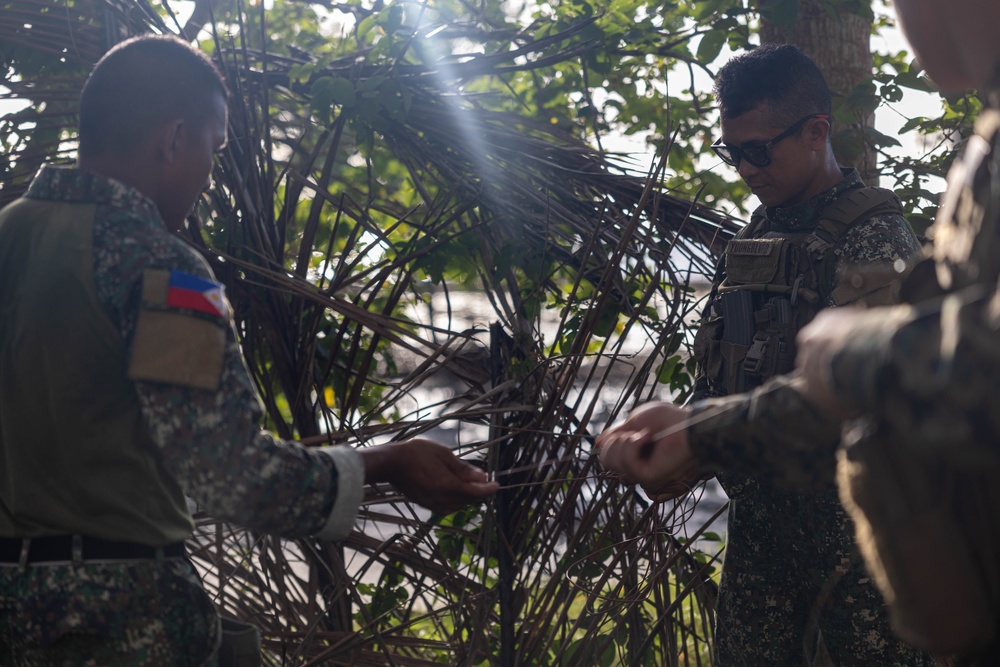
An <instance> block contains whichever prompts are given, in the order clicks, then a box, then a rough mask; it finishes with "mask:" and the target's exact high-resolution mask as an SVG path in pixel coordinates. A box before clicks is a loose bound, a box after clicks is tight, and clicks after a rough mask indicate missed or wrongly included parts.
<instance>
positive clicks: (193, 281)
mask: <svg viewBox="0 0 1000 667" xmlns="http://www.w3.org/2000/svg"><path fill="white" fill-rule="evenodd" d="M167 305H168V306H170V307H172V308H187V309H188V310H195V311H198V312H199V313H208V314H209V315H215V316H216V317H229V304H228V302H227V301H226V288H225V286H223V285H222V284H220V283H217V282H214V281H212V280H208V279H207V278H201V277H199V276H193V275H191V274H190V273H183V272H182V271H171V272H170V285H169V287H168V289H167Z"/></svg>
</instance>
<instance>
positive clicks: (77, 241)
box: [0, 199, 193, 546]
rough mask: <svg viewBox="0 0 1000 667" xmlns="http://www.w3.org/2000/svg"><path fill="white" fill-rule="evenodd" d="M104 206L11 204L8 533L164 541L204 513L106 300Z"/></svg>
mask: <svg viewBox="0 0 1000 667" xmlns="http://www.w3.org/2000/svg"><path fill="white" fill-rule="evenodd" d="M94 215H95V206H94V205H93V204H77V203H62V202H52V201H43V200H36V199H20V200H18V201H16V202H14V203H12V204H10V205H9V206H7V207H6V208H4V210H3V211H2V212H0V478H2V481H0V536H4V537H41V536H45V535H58V534H67V533H70V534H71V533H78V534H82V535H89V536H92V537H100V538H103V539H110V540H129V541H135V542H141V543H143V544H148V545H151V546H161V545H164V544H168V543H170V542H177V541H179V540H183V539H185V538H187V537H188V536H189V535H190V534H191V531H192V528H193V522H192V520H191V515H190V514H189V513H188V510H187V505H186V503H185V500H184V494H183V492H182V490H181V488H180V486H179V485H178V483H177V481H176V480H174V478H173V477H172V476H171V475H170V474H169V473H167V471H166V470H164V468H163V466H162V465H161V463H160V461H161V458H160V456H159V453H158V451H157V445H156V444H155V443H154V442H153V439H152V436H151V435H150V433H149V430H148V429H147V428H146V425H145V421H144V419H143V415H142V411H141V408H140V405H139V398H138V396H137V394H136V391H135V387H134V385H133V383H132V381H131V380H129V378H128V374H127V361H128V359H127V352H126V349H125V343H124V341H123V340H122V338H121V336H120V335H119V333H118V330H117V328H116V327H115V326H114V324H113V323H112V321H111V320H110V319H109V318H108V316H107V315H106V314H105V313H104V310H103V308H102V306H101V304H100V302H99V300H98V296H97V292H96V289H95V286H94V280H93V260H92V257H93V248H92V237H93V221H94ZM29 250H30V252H29Z"/></svg>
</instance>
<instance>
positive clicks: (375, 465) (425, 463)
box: [360, 438, 499, 514]
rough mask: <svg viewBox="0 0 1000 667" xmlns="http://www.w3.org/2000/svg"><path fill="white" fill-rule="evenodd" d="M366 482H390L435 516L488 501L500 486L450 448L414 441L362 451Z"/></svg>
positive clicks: (394, 443)
mask: <svg viewBox="0 0 1000 667" xmlns="http://www.w3.org/2000/svg"><path fill="white" fill-rule="evenodd" d="M360 451H361V455H362V457H363V459H364V461H365V481H366V482H368V483H377V482H389V483H390V484H392V485H393V486H394V487H396V488H397V489H399V491H400V492H402V494H403V495H405V496H406V497H407V498H409V499H410V500H412V501H413V502H415V503H417V504H418V505H422V506H424V507H426V508H427V509H429V510H431V511H433V512H439V513H442V514H447V513H450V512H454V511H456V510H459V509H461V508H463V507H465V506H466V505H469V504H471V503H474V502H479V501H482V500H485V499H486V498H489V497H490V496H492V495H493V494H494V493H496V491H497V489H498V488H499V485H498V484H497V483H496V482H490V481H488V479H487V476H486V473H485V472H483V471H482V470H480V469H479V468H476V467H475V466H473V465H470V464H468V463H466V462H465V461H463V460H461V459H460V458H458V457H457V456H455V454H454V452H452V451H451V449H449V448H448V447H445V446H444V445H442V444H439V443H437V442H434V441H433V440H427V439H426V438H413V439H412V440H404V441H402V442H393V443H389V444H387V445H382V446H380V447H371V448H368V449H362V450H360Z"/></svg>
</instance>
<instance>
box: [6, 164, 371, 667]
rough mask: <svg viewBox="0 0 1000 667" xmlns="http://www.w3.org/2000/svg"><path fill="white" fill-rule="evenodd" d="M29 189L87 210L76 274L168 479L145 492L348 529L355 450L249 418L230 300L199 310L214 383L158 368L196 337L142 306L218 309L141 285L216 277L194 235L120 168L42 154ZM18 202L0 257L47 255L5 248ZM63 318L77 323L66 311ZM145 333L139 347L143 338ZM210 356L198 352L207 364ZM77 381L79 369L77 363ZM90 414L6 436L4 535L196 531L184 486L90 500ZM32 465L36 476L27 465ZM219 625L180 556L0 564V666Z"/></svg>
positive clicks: (279, 523) (187, 661)
mask: <svg viewBox="0 0 1000 667" xmlns="http://www.w3.org/2000/svg"><path fill="white" fill-rule="evenodd" d="M24 201H25V202H27V203H28V205H30V206H43V207H44V206H49V205H51V206H52V207H53V208H52V209H51V210H59V211H62V214H63V215H64V217H65V214H66V211H67V210H68V211H70V218H72V215H71V214H72V211H74V210H77V209H73V208H69V209H67V208H66V207H73V206H78V207H80V208H79V210H81V211H83V210H89V211H93V218H92V220H80V224H92V238H91V239H89V243H87V244H84V245H88V246H90V253H89V254H90V256H81V257H78V258H75V260H74V261H76V260H78V261H80V262H82V263H83V265H84V266H88V267H90V269H88V270H87V271H85V272H84V273H89V274H90V276H89V277H87V278H85V279H84V280H85V281H89V279H90V278H92V281H93V282H92V285H91V287H92V293H96V295H97V300H98V302H99V306H100V310H101V311H102V312H101V313H100V314H99V315H98V316H97V317H96V319H98V320H100V322H103V323H106V324H107V328H108V331H111V332H112V333H111V338H112V340H116V341H117V344H118V345H120V346H121V349H122V350H123V352H116V354H123V358H126V359H130V360H131V361H130V363H131V366H130V370H129V375H130V377H138V376H141V377H145V378H146V379H144V380H138V379H137V380H134V382H132V384H133V385H134V396H135V397H136V398H137V404H138V408H137V413H138V414H140V415H141V417H139V418H138V419H139V420H140V421H141V423H142V424H143V425H144V426H143V427H142V428H143V429H144V432H145V437H146V442H148V443H149V445H148V446H149V448H150V449H152V450H153V452H152V454H151V456H152V457H153V460H155V461H156V474H158V475H159V476H161V477H162V478H163V479H164V480H166V481H164V482H163V485H162V487H163V489H166V490H167V491H162V492H161V487H160V486H152V487H150V490H149V493H150V494H156V493H167V492H168V491H169V489H170V488H172V487H171V485H174V486H176V487H177V488H178V489H179V490H178V494H179V493H180V491H183V494H184V495H187V496H190V497H191V498H193V499H195V500H196V501H197V502H198V503H199V504H200V505H201V506H202V507H204V508H205V509H206V510H208V511H209V512H210V513H211V514H212V515H213V516H216V517H218V518H221V519H224V520H228V521H232V522H234V523H237V524H240V525H243V526H247V527H249V528H252V529H255V530H260V531H263V532H268V533H275V534H279V535H283V536H288V537H297V536H305V535H318V536H320V537H322V538H329V539H335V538H338V537H343V536H344V535H346V533H347V532H349V530H350V528H351V525H352V523H353V519H354V516H355V513H356V511H357V507H358V504H359V502H360V499H361V495H362V484H363V467H362V463H361V461H360V456H359V455H358V454H357V452H355V451H353V450H352V449H351V448H348V447H333V448H322V449H306V448H303V447H301V446H299V445H296V444H294V443H287V442H283V441H280V440H278V439H276V438H274V437H273V436H272V435H271V434H269V433H267V432H263V431H261V430H260V429H259V428H258V427H257V425H256V424H257V421H258V419H259V418H260V416H261V414H262V409H261V406H260V402H259V398H258V396H257V394H256V390H255V388H254V385H253V382H252V380H251V378H250V377H249V374H248V372H247V369H246V366H245V363H244V360H243V357H242V354H241V352H240V348H239V346H238V344H237V340H236V337H235V332H234V330H233V326H232V316H231V313H229V311H228V304H227V303H226V302H225V301H224V299H222V300H221V301H219V302H218V308H219V312H218V313H217V314H216V315H215V316H214V319H215V321H211V322H208V325H209V326H213V327H216V328H217V330H219V331H220V332H221V331H224V334H223V333H220V334H219V341H220V344H219V349H218V355H219V358H218V359H217V361H218V364H216V365H215V368H216V370H215V371H214V375H215V377H214V379H213V378H211V377H210V380H212V381H211V382H209V384H210V385H212V387H213V388H211V389H206V388H199V387H198V386H191V383H190V382H186V381H185V380H184V379H183V378H182V377H181V376H178V377H181V379H177V380H166V379H163V378H167V377H169V376H171V373H173V372H174V371H177V370H183V367H185V366H190V365H192V362H190V361H189V359H191V358H192V356H191V355H194V358H200V359H201V360H202V361H205V352H204V351H202V350H198V349H193V348H192V344H191V342H190V341H189V340H185V338H184V336H177V337H171V336H164V335H163V334H162V332H159V333H157V332H155V331H153V332H148V331H147V332H145V333H137V322H138V321H139V320H140V313H144V314H146V315H148V313H147V311H155V312H154V313H153V314H154V315H156V316H166V317H168V318H173V320H172V321H174V322H175V323H179V324H178V326H179V328H178V329H176V331H178V332H183V331H186V330H187V329H185V326H186V325H185V322H187V321H188V320H191V321H192V322H193V321H194V320H195V319H197V320H198V322H200V323H201V325H204V324H205V322H206V318H208V320H211V319H212V318H213V316H212V315H207V316H206V315H205V314H204V313H196V312H193V311H191V310H190V309H188V308H185V307H180V306H170V305H165V304H164V303H153V302H155V301H156V299H153V300H152V301H151V298H150V294H149V291H148V289H149V288H148V286H149V284H151V282H154V281H153V278H156V277H157V276H159V277H161V278H162V277H163V276H169V275H176V274H169V273H166V272H169V271H176V272H181V273H183V274H186V275H188V276H195V277H198V278H201V279H207V280H213V276H212V273H211V270H210V269H209V268H208V265H207V264H206V263H205V261H204V260H203V259H202V258H201V257H200V256H199V255H198V254H197V253H196V252H195V251H194V250H193V249H191V248H190V247H189V246H187V245H186V244H185V243H184V242H183V241H181V240H180V239H179V238H177V237H176V236H174V235H173V234H171V233H169V232H168V230H167V229H166V227H165V225H164V223H163V221H162V219H161V218H160V216H159V213H158V211H157V209H156V206H155V205H154V204H153V202H152V201H150V200H149V199H147V198H146V197H144V196H143V195H142V194H141V193H139V192H138V191H137V190H135V189H133V188H131V187H128V186H126V185H124V184H122V183H120V182H117V181H114V180H108V179H105V178H103V177H99V176H96V175H94V174H91V173H88V172H85V171H81V170H77V169H66V168H52V167H45V168H43V169H42V170H41V171H40V172H39V174H38V176H37V177H36V179H35V181H34V182H33V183H32V185H31V187H30V189H29V190H28V192H27V194H26V195H25V198H24ZM17 206H18V202H15V203H14V204H11V205H10V208H9V209H5V210H4V211H0V256H3V257H5V260H4V261H6V262H7V263H8V265H9V264H11V263H13V261H14V258H15V257H17V256H18V255H17V254H20V255H24V256H26V257H28V258H30V261H32V262H42V263H44V262H45V261H46V258H44V257H34V256H32V254H31V253H32V252H33V250H34V249H33V248H16V247H10V241H11V235H12V234H15V233H16V232H12V231H11V227H12V226H11V225H9V224H8V225H7V226H6V227H5V223H9V222H10V218H13V217H15V216H16V215H17V213H15V212H14V211H15V210H16V208H17ZM95 206H96V208H93V207H95ZM84 207H91V208H84ZM43 210H49V209H43ZM8 213H10V215H8ZM22 217H23V216H22ZM47 222H48V221H46V220H38V221H37V222H36V221H31V224H38V225H44V224H46V223H47ZM5 232H9V233H6V234H5ZM15 238H16V237H15ZM3 253H7V254H6V255H3ZM81 253H82V251H81ZM82 254H85V253H82ZM60 261H62V260H60ZM3 270H4V266H3V264H2V263H0V279H3V280H6V281H8V282H7V283H6V284H8V285H10V284H12V283H13V282H14V281H13V280H12V277H11V276H5V277H4V276H3ZM144 282H145V283H146V285H147V288H146V289H147V291H146V292H145V293H144ZM2 287H3V286H2V285H0V295H2V296H0V312H2V313H4V317H6V315H7V314H9V313H11V312H17V307H18V304H17V300H16V295H12V294H11V293H10V291H9V290H8V291H3V289H2ZM88 289H90V287H88ZM144 316H145V315H144ZM185 318H187V319H185ZM195 324H198V323H197V322H196V323H195ZM5 326H9V323H8V320H6V319H0V344H2V346H0V370H3V369H7V370H4V372H3V374H0V396H3V397H4V399H5V400H7V399H9V400H11V401H13V400H14V398H15V397H16V390H17V389H18V387H16V386H5V385H4V384H2V383H4V382H10V383H12V384H13V382H14V381H16V380H17V378H16V377H15V378H11V377H10V375H11V373H10V372H8V371H9V369H10V368H12V367H14V366H15V364H14V363H12V362H11V360H12V359H15V358H16V355H17V342H16V341H12V340H11V335H9V332H5V331H4V327H5ZM147 329H148V327H147ZM67 333H68V335H72V326H70V327H69V331H68V332H67ZM150 336H151V338H150ZM151 341H152V342H153V344H154V345H155V346H156V351H157V354H159V353H162V354H163V355H165V357H164V358H170V359H174V360H175V361H174V362H172V364H173V365H174V366H176V367H177V368H175V369H173V370H172V369H170V368H167V369H160V370H159V371H158V370H157V369H156V368H155V366H156V364H155V361H156V355H150V354H149V349H148V347H149V345H150V342H151ZM67 342H69V339H67ZM144 346H145V347H146V348H147V349H146V351H145V352H140V348H143V347H144ZM57 353H58V350H53V355H52V357H53V358H55V359H58V358H59V355H58V354H57ZM144 355H145V356H144ZM199 355H201V357H199ZM209 356H211V355H209ZM142 359H145V362H146V365H147V367H146V369H145V370H144V371H140V370H139V369H138V366H139V365H140V361H141V360H142ZM208 361H211V359H209V360H208ZM149 362H153V364H152V366H149ZM212 365H213V364H212V363H209V364H207V366H208V367H209V368H211V367H212ZM41 370H42V369H39V372H41ZM57 370H58V369H57ZM187 371H188V372H193V373H195V374H196V375H197V374H201V375H204V374H205V372H206V371H205V369H204V368H194V369H191V368H188V369H187ZM46 372H48V370H47V369H46ZM208 372H209V375H211V374H212V371H208ZM158 373H159V375H158ZM161 376H162V377H161ZM158 378H159V379H158ZM76 381H80V382H86V378H76ZM195 385H197V382H195ZM71 390H72V391H76V392H79V393H78V394H73V395H74V396H76V395H80V396H83V397H86V396H88V395H90V393H91V392H93V393H94V394H95V395H97V394H100V392H101V391H102V387H101V386H89V387H88V386H82V387H78V388H71ZM60 391H62V392H63V393H66V392H65V390H64V389H63V388H53V395H54V396H61V395H62V394H60V393H59V392H60ZM133 400H135V398H134V399H133ZM66 402H67V401H63V400H55V399H53V400H50V401H47V402H46V401H38V402H37V403H39V404H38V405H35V406H34V407H32V408H31V409H32V410H33V411H34V412H36V414H32V415H30V417H31V418H32V419H34V420H36V422H35V423H38V424H47V423H48V422H49V421H51V422H54V423H58V422H59V420H60V410H61V406H63V405H64V404H65V403H66ZM4 405H8V404H7V403H5V404H4ZM8 407H9V405H8ZM0 420H2V421H0V428H2V429H3V431H2V432H3V433H5V434H6V433H8V432H9V430H10V429H9V428H8V427H9V426H11V423H12V422H13V421H14V419H13V418H12V416H10V414H9V413H8V417H6V418H5V417H3V413H0ZM97 423H99V422H95V423H94V424H80V425H79V426H78V428H76V430H75V431H74V430H70V431H69V432H66V433H63V432H62V431H58V436H57V437H56V438H55V440H57V441H56V442H46V443H28V442H11V441H10V439H9V437H3V438H0V463H2V464H3V465H2V466H0V469H3V470H4V475H0V537H5V538H24V537H43V536H47V535H61V534H73V533H83V530H81V529H79V528H78V526H88V527H91V529H90V530H89V532H90V533H91V536H92V537H96V538H102V539H106V540H116V541H138V542H142V543H144V544H148V545H149V546H152V547H160V546H163V545H164V544H167V543H170V542H176V541H180V540H183V539H185V538H186V537H188V536H189V535H190V534H191V530H192V529H193V522H192V521H191V517H190V515H189V514H188V513H187V510H186V506H185V504H184V502H183V497H182V498H181V502H180V507H182V508H184V509H183V510H181V512H180V516H179V518H178V519H177V520H171V521H168V520H166V519H164V518H163V517H157V516H144V515H143V513H142V511H141V508H140V509H139V510H137V511H136V512H134V513H129V512H127V511H122V512H116V511H111V510H109V511H108V512H106V513H102V512H100V511H99V510H95V509H94V506H95V501H94V498H107V497H106V496H101V495H100V494H102V493H104V494H106V493H108V490H107V489H96V488H92V487H93V486H94V485H93V484H91V485H90V487H88V485H87V480H89V479H91V477H90V475H92V474H94V473H97V472H98V471H101V472H103V471H105V470H109V469H111V470H113V468H114V466H115V465H116V463H115V462H114V461H108V460H98V461H92V460H88V459H87V452H86V451H83V452H80V451H78V450H80V449H81V447H80V446H79V444H78V440H77V439H76V438H75V437H74V436H79V441H94V442H99V441H100V440H101V438H100V433H99V432H98V433H96V434H95V433H94V432H93V430H94V429H95V428H98V427H97V426H95V424H97ZM88 438H89V439H90V440H88ZM36 448H37V449H40V450H41V449H44V451H46V452H50V453H51V452H56V454H55V455H54V456H53V458H54V459H57V458H58V452H59V451H64V452H70V451H71V450H72V454H67V458H70V457H72V460H73V461H80V462H81V463H80V466H81V468H83V469H81V470H66V469H65V467H64V466H60V462H59V461H58V460H51V461H45V460H42V461H35V460H33V459H32V457H33V456H34V450H35V449H36ZM61 448H65V449H61ZM127 454H128V453H127V452H123V455H127ZM145 454H149V452H146V453H145ZM11 461H17V462H19V465H21V466H22V469H20V470H18V469H14V470H10V466H11ZM35 475H41V477H39V479H38V480H35V479H34V478H33V476H35ZM80 480H83V483H82V484H80V485H79V489H78V490H77V491H76V492H75V497H74V494H66V497H65V498H63V497H62V496H61V495H60V494H61V493H62V492H63V488H62V487H65V488H76V482H78V481H80ZM68 482H73V483H72V484H70V483H68ZM39 486H42V487H47V489H46V497H45V498H42V500H43V501H44V502H41V503H38V502H34V503H33V502H30V501H31V499H32V495H31V494H32V492H33V490H34V489H36V488H37V487H39ZM26 498H27V499H28V500H26ZM38 499H39V497H38V496H35V500H38ZM157 500H158V499H155V498H154V499H151V501H150V506H157V507H159V506H162V507H170V506H171V505H170V503H169V502H166V501H164V502H161V503H160V504H159V505H156V502H157ZM102 502H104V501H102ZM174 504H175V505H176V504H177V503H174ZM39 506H41V507H44V508H51V510H52V512H53V514H56V515H58V516H59V517H60V518H59V520H58V521H51V520H48V519H47V517H46V516H45V512H44V511H42V510H40V509H39ZM78 508H83V509H78ZM218 640H219V629H218V619H217V617H216V615H215V611H214V609H213V606H212V604H211V600H209V599H208V596H207V595H206V593H205V592H204V591H203V590H202V588H201V585H200V581H199V579H198V576H197V574H196V573H195V571H194V569H193V567H192V566H191V565H190V563H189V562H188V561H187V560H186V559H185V558H161V559H157V560H142V561H82V562H59V563H40V564H31V565H28V566H27V567H26V568H25V567H21V566H19V565H16V564H15V565H9V564H6V565H0V664H2V665H14V664H16V665H63V664H65V665H101V666H104V665H114V664H127V665H200V664H214V661H215V657H214V652H215V650H216V649H217V645H218Z"/></svg>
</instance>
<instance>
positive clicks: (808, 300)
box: [694, 44, 923, 667]
mask: <svg viewBox="0 0 1000 667" xmlns="http://www.w3.org/2000/svg"><path fill="white" fill-rule="evenodd" d="M715 92H716V97H717V99H718V101H719V106H720V111H721V116H722V137H721V139H720V140H719V141H718V142H717V143H716V144H715V146H713V148H714V149H715V150H716V152H717V153H718V154H719V156H720V157H721V158H722V159H723V160H724V161H725V162H726V163H728V164H730V165H731V166H734V167H736V168H737V170H738V171H739V174H740V176H741V177H742V178H743V180H744V181H745V182H746V183H747V185H749V186H750V188H751V190H752V191H753V192H754V194H756V195H757V196H758V198H759V199H760V201H761V204H762V205H761V206H760V207H759V208H758V209H757V210H756V211H755V212H754V214H753V216H752V218H751V221H750V223H749V224H748V225H747V227H746V228H744V229H743V230H742V231H741V232H740V233H739V234H738V235H737V237H736V238H735V239H734V240H733V241H731V242H730V243H729V245H728V247H727V249H726V252H725V254H724V256H723V258H722V260H721V261H720V263H719V267H718V269H717V272H716V276H715V278H714V281H713V285H712V291H711V293H710V295H709V298H708V303H707V306H706V309H705V313H704V315H703V319H702V325H701V327H700V329H699V332H698V336H697V337H696V339H695V346H694V351H695V356H696V358H697V361H698V367H697V369H698V370H697V377H696V384H695V395H694V398H695V399H696V400H702V399H705V398H709V397H713V396H724V395H727V394H735V393H740V392H743V391H745V390H747V389H750V388H752V387H755V386H759V385H760V384H762V383H763V382H764V381H766V380H767V379H769V378H771V377H773V376H775V375H778V374H781V373H787V372H788V371H790V370H791V369H792V367H793V365H794V360H795V345H794V339H795V334H796V333H797V331H798V330H799V329H800V328H801V327H802V326H803V325H804V324H805V323H807V322H808V321H809V320H811V319H812V317H813V316H814V315H815V314H816V312H817V311H818V310H820V309H822V308H826V307H832V306H842V305H845V304H864V305H868V306H870V305H884V304H888V303H892V299H893V298H894V294H893V291H892V290H891V289H890V286H889V285H888V284H887V283H888V281H885V282H874V283H870V284H867V285H861V286H857V285H853V284H851V282H850V277H851V273H852V268H853V267H857V266H874V267H884V268H886V269H887V270H889V272H890V273H891V272H892V267H893V265H894V264H895V265H897V266H898V267H899V268H900V269H902V268H903V267H905V266H906V265H907V264H908V263H910V262H911V261H913V260H914V259H915V258H916V257H917V256H918V255H919V253H920V244H919V242H918V240H917V238H916V236H915V235H914V233H913V231H912V229H911V228H910V226H909V224H908V223H907V222H906V220H905V218H903V216H902V215H901V207H900V205H899V201H898V199H897V198H896V196H895V195H894V194H893V193H892V192H891V191H888V190H882V189H879V188H867V187H865V185H864V184H863V183H862V181H861V178H860V176H859V175H858V173H857V171H856V170H853V169H851V170H848V169H841V168H840V167H839V166H838V165H837V162H836V159H835V157H834V155H833V150H832V148H831V146H830V142H829V130H830V121H829V119H830V105H831V99H830V97H831V96H830V91H829V89H828V88H827V85H826V82H825V81H824V80H823V76H822V74H821V73H820V71H819V69H818V68H817V67H816V65H815V64H814V63H813V62H812V61H811V60H810V59H809V58H808V57H807V56H805V55H804V54H803V53H802V52H801V51H799V50H798V49H797V48H795V47H794V46H791V45H787V44H786V45H765V46H761V47H758V48H756V49H754V50H752V51H750V52H748V53H746V54H744V55H742V56H738V57H736V58H734V59H733V60H731V61H730V62H729V63H727V64H726V66H725V67H723V68H722V69H721V70H720V71H719V75H718V77H717V79H716V83H715ZM776 426H778V425H776ZM718 478H719V481H720V483H721V484H722V486H723V488H724V489H725V490H726V492H727V494H728V495H729V497H730V506H729V515H728V535H727V542H726V556H725V561H724V563H723V569H722V580H721V584H720V588H719V598H718V608H717V613H716V632H715V645H714V646H715V663H714V664H715V665H717V666H718V667H727V666H729V665H744V664H749V665H764V664H768V665H791V664H802V663H803V658H804V656H806V660H807V661H812V660H813V659H814V658H815V657H816V655H817V650H818V647H819V646H820V641H819V637H820V636H821V637H822V644H823V645H824V646H825V649H826V651H827V652H828V653H829V656H830V658H831V659H832V660H833V663H834V664H837V665H872V664H879V665H915V664H922V663H923V658H922V656H921V655H920V654H919V652H917V651H914V650H913V649H912V648H910V647H908V646H906V645H905V644H903V643H902V642H900V641H899V640H898V639H896V638H895V637H893V636H892V634H891V631H890V629H889V624H888V617H887V614H886V612H885V608H884V605H883V602H882V599H881V597H880V596H879V594H878V591H877V590H876V588H875V586H874V584H873V583H872V581H871V579H870V578H869V576H868V574H867V572H865V569H864V564H863V563H862V561H861V558H860V556H859V554H858V553H857V548H856V547H855V545H854V539H853V526H852V524H851V522H850V520H849V519H848V518H847V516H846V514H845V513H844V510H843V508H842V507H841V505H840V502H839V499H838V497H837V492H836V489H835V488H834V486H833V485H832V483H829V484H826V485H823V486H818V487H816V488H814V489H810V490H809V491H800V490H789V489H786V488H782V487H781V486H780V485H778V484H776V483H775V482H774V480H773V479H772V476H771V473H770V472H769V471H768V470H766V469H765V470H763V471H762V472H761V473H760V474H758V475H757V476H755V477H751V476H747V475H745V474H742V473H740V472H739V471H738V469H735V468H734V469H732V470H729V469H726V470H725V472H719V474H718Z"/></svg>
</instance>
